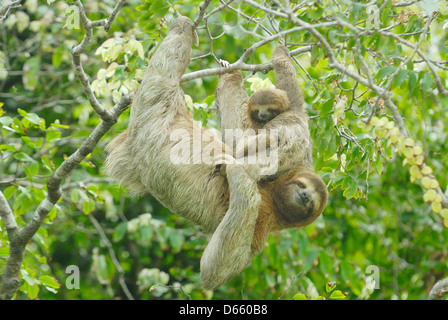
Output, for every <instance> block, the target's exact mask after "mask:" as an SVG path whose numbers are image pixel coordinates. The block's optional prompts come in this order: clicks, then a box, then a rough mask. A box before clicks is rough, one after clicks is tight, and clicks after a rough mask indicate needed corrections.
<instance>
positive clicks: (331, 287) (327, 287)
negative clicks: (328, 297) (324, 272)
mask: <svg viewBox="0 0 448 320" xmlns="http://www.w3.org/2000/svg"><path fill="white" fill-rule="evenodd" d="M334 288H336V282H334V281H332V282H327V283H326V284H325V290H326V291H327V293H330V292H331V291H332V290H334Z"/></svg>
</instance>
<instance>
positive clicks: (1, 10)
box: [0, 0, 22, 21]
mask: <svg viewBox="0 0 448 320" xmlns="http://www.w3.org/2000/svg"><path fill="white" fill-rule="evenodd" d="M20 2H21V0H14V1H10V0H6V1H5V2H4V3H3V5H2V6H1V7H0V21H3V20H4V19H6V17H7V16H8V14H9V11H10V10H11V9H15V8H20V7H21V6H22V5H21V4H20Z"/></svg>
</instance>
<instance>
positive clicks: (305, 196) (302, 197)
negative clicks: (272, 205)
mask: <svg viewBox="0 0 448 320" xmlns="http://www.w3.org/2000/svg"><path fill="white" fill-rule="evenodd" d="M296 199H297V201H298V202H301V203H302V204H303V205H304V206H305V205H307V204H308V202H310V200H311V196H310V194H309V192H308V190H297V196H296Z"/></svg>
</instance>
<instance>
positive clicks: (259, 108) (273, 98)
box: [248, 88, 289, 129]
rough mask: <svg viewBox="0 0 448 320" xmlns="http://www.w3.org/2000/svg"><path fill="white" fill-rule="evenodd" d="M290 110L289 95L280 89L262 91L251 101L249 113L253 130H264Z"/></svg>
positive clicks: (252, 97) (256, 93)
mask: <svg viewBox="0 0 448 320" xmlns="http://www.w3.org/2000/svg"><path fill="white" fill-rule="evenodd" d="M288 110H289V99H288V95H287V94H286V92H285V91H283V90H280V89H273V88H265V89H260V90H258V91H256V92H255V93H254V94H253V95H252V96H251V97H250V99H249V104H248V113H249V119H250V121H251V124H252V127H253V128H257V129H259V128H262V127H263V126H264V125H265V124H266V123H268V122H269V121H271V120H272V119H274V118H275V117H276V116H278V115H279V114H280V113H282V112H285V111H288Z"/></svg>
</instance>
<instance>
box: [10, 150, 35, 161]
mask: <svg viewBox="0 0 448 320" xmlns="http://www.w3.org/2000/svg"><path fill="white" fill-rule="evenodd" d="M14 159H16V160H18V161H22V162H34V159H33V158H31V157H30V156H29V155H27V154H26V153H23V152H19V153H16V154H15V155H14Z"/></svg>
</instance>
